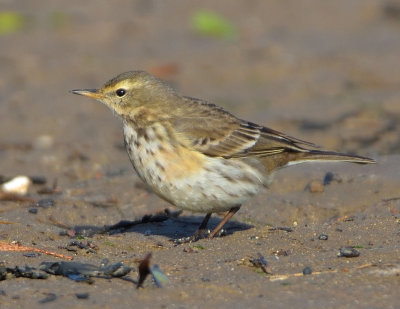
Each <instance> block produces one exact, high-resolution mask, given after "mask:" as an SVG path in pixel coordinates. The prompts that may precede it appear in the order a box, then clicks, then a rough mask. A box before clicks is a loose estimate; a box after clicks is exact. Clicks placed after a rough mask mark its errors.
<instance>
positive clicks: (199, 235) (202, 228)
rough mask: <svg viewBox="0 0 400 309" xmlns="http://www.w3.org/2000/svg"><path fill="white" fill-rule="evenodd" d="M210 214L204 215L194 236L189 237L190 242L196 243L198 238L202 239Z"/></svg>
mask: <svg viewBox="0 0 400 309" xmlns="http://www.w3.org/2000/svg"><path fill="white" fill-rule="evenodd" d="M211 214H212V213H211V212H209V213H207V214H206V216H205V217H204V219H203V221H202V222H201V224H200V226H199V228H198V229H197V231H196V232H194V234H193V235H192V236H191V237H190V241H196V240H199V239H200V238H203V236H204V234H205V230H206V228H207V223H208V221H209V220H210V218H211Z"/></svg>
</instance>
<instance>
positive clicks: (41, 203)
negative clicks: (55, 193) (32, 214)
mask: <svg viewBox="0 0 400 309" xmlns="http://www.w3.org/2000/svg"><path fill="white" fill-rule="evenodd" d="M55 204H56V202H55V201H54V200H53V199H50V198H45V199H42V200H40V201H38V202H37V203H36V205H37V206H38V207H43V208H49V207H51V206H54V205H55Z"/></svg>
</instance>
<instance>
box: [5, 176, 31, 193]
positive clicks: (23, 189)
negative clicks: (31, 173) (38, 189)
mask: <svg viewBox="0 0 400 309" xmlns="http://www.w3.org/2000/svg"><path fill="white" fill-rule="evenodd" d="M30 185H31V180H30V179H29V177H26V176H17V177H14V178H13V179H11V180H10V181H7V182H5V183H3V184H2V185H1V188H2V190H3V191H4V192H7V193H14V194H20V195H25V194H27V193H28V189H29V186H30Z"/></svg>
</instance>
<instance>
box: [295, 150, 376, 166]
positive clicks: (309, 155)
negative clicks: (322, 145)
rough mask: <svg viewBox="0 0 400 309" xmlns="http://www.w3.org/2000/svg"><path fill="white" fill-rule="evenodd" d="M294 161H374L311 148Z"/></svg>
mask: <svg viewBox="0 0 400 309" xmlns="http://www.w3.org/2000/svg"><path fill="white" fill-rule="evenodd" d="M295 161H342V162H352V163H359V164H367V163H376V161H375V160H373V159H370V158H366V157H361V156H356V155H349V154H345V153H339V152H333V151H320V150H311V151H309V152H305V153H304V156H301V157H299V158H298V159H296V160H295ZM294 163H295V162H294Z"/></svg>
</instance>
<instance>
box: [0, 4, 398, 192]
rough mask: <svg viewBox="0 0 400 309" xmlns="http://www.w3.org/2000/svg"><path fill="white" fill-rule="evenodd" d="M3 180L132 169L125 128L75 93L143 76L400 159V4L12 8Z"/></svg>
mask: <svg viewBox="0 0 400 309" xmlns="http://www.w3.org/2000/svg"><path fill="white" fill-rule="evenodd" d="M0 46H1V48H0V171H1V174H6V175H10V176H11V175H16V174H20V173H22V174H30V175H32V174H44V175H47V176H48V177H50V178H51V177H58V178H59V182H61V183H64V184H65V183H68V182H75V181H76V180H82V179H89V178H93V177H97V176H99V175H102V174H104V173H106V172H107V171H110V170H118V169H119V168H122V169H125V168H127V169H130V166H129V165H130V163H129V161H128V157H127V155H126V153H125V151H124V149H123V142H122V130H121V124H120V121H119V119H117V118H115V117H113V115H112V113H111V112H110V111H109V110H108V109H107V108H106V107H105V106H102V105H101V104H100V103H97V102H95V101H90V100H88V99H85V98H83V97H78V96H74V95H72V94H70V93H69V92H68V91H69V90H71V89H77V88H96V87H99V86H101V85H102V84H103V83H104V82H106V81H107V80H108V79H110V78H112V77H114V76H115V75H117V74H119V73H121V72H124V71H129V70H136V69H142V70H146V71H149V72H151V73H152V74H154V75H157V76H158V77H160V78H163V79H165V80H167V81H168V82H169V83H171V84H172V85H173V86H174V87H176V88H177V89H178V90H179V91H180V92H181V93H182V94H184V95H189V96H193V97H199V98H203V99H206V100H209V101H211V102H213V103H215V104H218V105H222V106H224V107H225V108H227V109H228V110H229V111H231V112H233V113H235V114H236V115H237V116H238V117H240V118H246V119H248V120H251V121H253V122H258V123H260V124H263V125H266V126H270V127H272V128H275V129H277V130H281V131H284V132H285V133H288V134H290V135H294V136H296V137H299V138H301V139H305V140H310V141H312V142H315V143H316V144H319V145H322V146H323V147H324V148H328V149H332V150H340V151H348V152H357V153H359V154H362V155H370V156H377V155H380V156H383V155H389V154H394V153H399V150H400V121H399V120H400V91H399V85H400V2H398V1H388V0H382V1H377V0H371V1H369V0H352V1H348V0H337V1H317V0H315V1H313V0H307V1H295V0H285V1H282V0H275V1H261V0H260V1H244V0H241V1H239V0H238V1H234V2H232V1H228V0H220V1H210V0H203V1H185V0H181V1H152V0H136V1H132V0H130V1H128V0H115V1H106V0H97V1H76V0H71V1H60V0H43V1H28V0H20V1H12V0H1V1H0Z"/></svg>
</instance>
